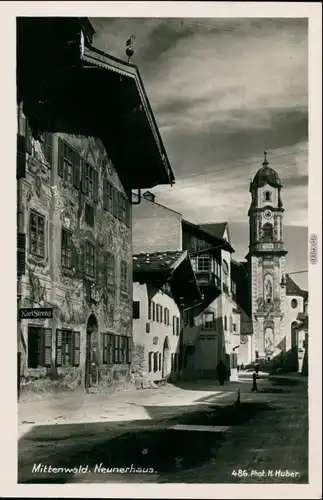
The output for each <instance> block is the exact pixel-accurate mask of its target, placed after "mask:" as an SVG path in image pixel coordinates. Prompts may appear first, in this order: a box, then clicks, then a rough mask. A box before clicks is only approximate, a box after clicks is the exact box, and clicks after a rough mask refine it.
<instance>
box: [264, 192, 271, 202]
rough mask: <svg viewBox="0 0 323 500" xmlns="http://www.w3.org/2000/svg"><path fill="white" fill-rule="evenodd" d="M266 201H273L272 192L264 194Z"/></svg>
mask: <svg viewBox="0 0 323 500" xmlns="http://www.w3.org/2000/svg"><path fill="white" fill-rule="evenodd" d="M264 201H271V192H270V191H265V192H264Z"/></svg>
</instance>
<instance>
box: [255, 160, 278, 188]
mask: <svg viewBox="0 0 323 500" xmlns="http://www.w3.org/2000/svg"><path fill="white" fill-rule="evenodd" d="M266 155H267V152H266V151H265V159H264V161H263V164H262V167H261V168H260V169H259V170H258V172H257V173H256V175H255V176H254V179H253V181H252V187H253V188H258V187H262V186H265V184H269V185H270V186H273V187H281V186H282V182H281V180H280V177H279V175H278V174H277V172H276V170H274V169H273V168H271V167H269V166H268V161H267V157H266Z"/></svg>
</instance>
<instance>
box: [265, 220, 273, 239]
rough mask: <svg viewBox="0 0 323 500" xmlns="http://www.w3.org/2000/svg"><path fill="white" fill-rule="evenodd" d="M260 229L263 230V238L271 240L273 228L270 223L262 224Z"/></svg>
mask: <svg viewBox="0 0 323 500" xmlns="http://www.w3.org/2000/svg"><path fill="white" fill-rule="evenodd" d="M262 231H263V237H264V240H267V241H268V240H269V241H271V240H272V239H273V237H274V229H273V226H272V225H271V224H268V223H266V224H264V226H263V228H262Z"/></svg>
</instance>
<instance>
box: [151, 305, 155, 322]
mask: <svg viewBox="0 0 323 500" xmlns="http://www.w3.org/2000/svg"><path fill="white" fill-rule="evenodd" d="M151 319H152V320H153V321H155V319H156V307H155V302H153V301H152V302H151Z"/></svg>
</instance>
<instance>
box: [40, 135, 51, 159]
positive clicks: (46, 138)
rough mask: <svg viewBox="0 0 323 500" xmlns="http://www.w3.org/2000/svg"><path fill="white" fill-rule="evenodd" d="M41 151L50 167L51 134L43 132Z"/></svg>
mask: <svg viewBox="0 0 323 500" xmlns="http://www.w3.org/2000/svg"><path fill="white" fill-rule="evenodd" d="M42 139H43V143H44V146H43V150H44V156H45V158H46V160H47V161H48V163H49V165H50V166H52V158H53V134H51V133H50V132H44V134H43V136H42Z"/></svg>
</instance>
